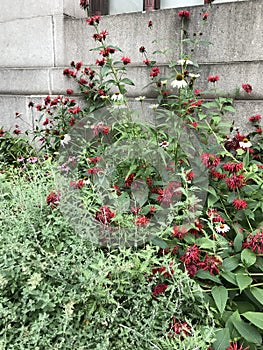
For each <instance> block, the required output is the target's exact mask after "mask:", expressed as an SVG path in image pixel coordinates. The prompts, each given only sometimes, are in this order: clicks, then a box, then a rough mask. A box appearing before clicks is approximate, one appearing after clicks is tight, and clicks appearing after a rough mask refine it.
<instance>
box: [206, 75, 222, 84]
mask: <svg viewBox="0 0 263 350" xmlns="http://www.w3.org/2000/svg"><path fill="white" fill-rule="evenodd" d="M207 80H208V81H209V82H210V83H215V82H216V81H218V80H219V76H218V75H209V77H208V78H207Z"/></svg>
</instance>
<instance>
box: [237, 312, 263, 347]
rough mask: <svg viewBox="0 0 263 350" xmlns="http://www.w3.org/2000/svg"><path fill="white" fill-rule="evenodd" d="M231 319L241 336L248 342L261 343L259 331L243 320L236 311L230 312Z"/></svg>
mask: <svg viewBox="0 0 263 350" xmlns="http://www.w3.org/2000/svg"><path fill="white" fill-rule="evenodd" d="M231 321H232V323H233V325H234V327H235V328H236V330H237V331H238V333H239V334H240V336H241V337H244V338H245V339H246V340H247V341H248V342H251V343H254V344H261V342H262V338H261V335H260V333H259V331H258V330H257V329H256V328H255V327H254V326H251V325H250V324H248V323H247V322H245V321H243V320H242V319H241V317H240V315H239V313H238V311H235V312H234V313H233V314H232V316H231Z"/></svg>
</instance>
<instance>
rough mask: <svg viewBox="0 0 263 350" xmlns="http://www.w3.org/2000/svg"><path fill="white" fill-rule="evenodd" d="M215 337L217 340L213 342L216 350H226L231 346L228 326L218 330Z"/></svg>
mask: <svg viewBox="0 0 263 350" xmlns="http://www.w3.org/2000/svg"><path fill="white" fill-rule="evenodd" d="M215 337H216V340H215V342H214V343H213V349H214V350H226V349H227V348H228V347H229V345H230V342H229V339H230V334H229V329H228V328H221V329H218V330H216V332H215Z"/></svg>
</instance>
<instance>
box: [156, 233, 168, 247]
mask: <svg viewBox="0 0 263 350" xmlns="http://www.w3.org/2000/svg"><path fill="white" fill-rule="evenodd" d="M152 243H153V244H155V245H157V247H160V248H162V249H165V248H168V244H167V243H166V242H165V241H164V240H163V239H161V238H159V237H157V236H156V237H154V238H153V239H152Z"/></svg>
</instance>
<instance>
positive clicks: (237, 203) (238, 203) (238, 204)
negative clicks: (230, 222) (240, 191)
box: [232, 198, 247, 210]
mask: <svg viewBox="0 0 263 350" xmlns="http://www.w3.org/2000/svg"><path fill="white" fill-rule="evenodd" d="M232 204H233V206H234V207H235V209H237V210H242V209H246V207H247V202H246V201H245V200H244V199H238V198H236V199H234V200H233V202H232Z"/></svg>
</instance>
